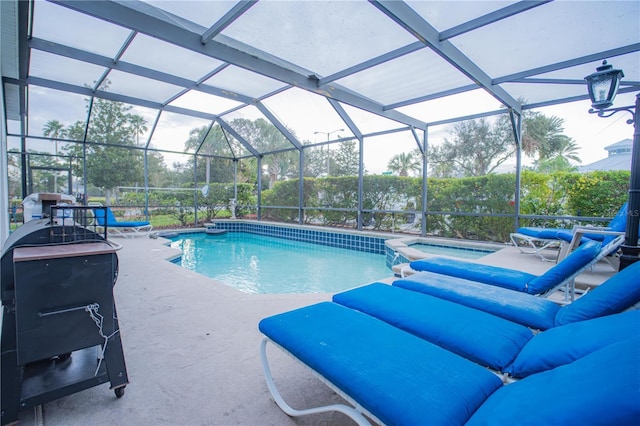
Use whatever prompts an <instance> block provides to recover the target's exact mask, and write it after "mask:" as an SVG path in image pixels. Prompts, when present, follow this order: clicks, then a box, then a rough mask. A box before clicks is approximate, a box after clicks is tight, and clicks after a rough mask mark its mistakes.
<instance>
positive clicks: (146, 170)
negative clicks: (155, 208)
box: [143, 148, 149, 221]
mask: <svg viewBox="0 0 640 426" xmlns="http://www.w3.org/2000/svg"><path fill="white" fill-rule="evenodd" d="M148 154H149V151H148V150H147V148H145V149H144V157H143V158H144V217H145V220H147V221H149V159H148Z"/></svg>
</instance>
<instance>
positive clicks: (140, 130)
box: [128, 114, 149, 146]
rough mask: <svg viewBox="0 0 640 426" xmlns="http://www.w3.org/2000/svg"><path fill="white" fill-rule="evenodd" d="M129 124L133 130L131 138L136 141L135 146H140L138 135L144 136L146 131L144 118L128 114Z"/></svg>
mask: <svg viewBox="0 0 640 426" xmlns="http://www.w3.org/2000/svg"><path fill="white" fill-rule="evenodd" d="M128 119H129V124H130V125H131V129H132V130H133V136H134V138H135V139H136V145H138V146H140V135H142V134H144V132H146V131H147V130H149V129H148V128H147V121H146V120H145V119H144V117H142V116H140V115H135V114H128Z"/></svg>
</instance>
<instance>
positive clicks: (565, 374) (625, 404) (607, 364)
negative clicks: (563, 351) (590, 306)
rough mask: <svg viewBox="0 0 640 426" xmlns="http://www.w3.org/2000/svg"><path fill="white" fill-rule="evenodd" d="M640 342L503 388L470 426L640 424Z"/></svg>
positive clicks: (612, 348)
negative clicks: (639, 366) (639, 371)
mask: <svg viewBox="0 0 640 426" xmlns="http://www.w3.org/2000/svg"><path fill="white" fill-rule="evenodd" d="M639 359H640V339H639V338H637V337H636V338H630V339H627V340H624V341H622V342H619V343H615V344H612V345H609V346H606V347H604V348H603V349H600V350H598V351H596V352H593V353H591V354H589V355H587V356H585V357H583V358H581V359H579V360H577V361H574V362H572V363H571V364H567V365H563V366H561V367H558V368H555V369H553V370H549V371H545V372H542V373H538V374H535V375H532V376H529V377H527V378H526V379H523V380H521V381H519V382H516V383H512V384H510V385H507V386H504V387H502V388H500V389H498V390H497V391H496V392H495V393H494V394H493V395H491V396H490V397H489V398H488V399H487V401H485V403H484V404H482V406H481V407H480V408H479V409H478V411H476V413H475V414H474V415H473V416H472V417H471V419H469V422H468V423H467V425H513V424H518V425H532V426H533V425H535V426H538V425H586V424H588V425H603V426H604V425H616V426H620V425H637V424H638V419H640V404H639V403H638V401H640V374H638V360H639Z"/></svg>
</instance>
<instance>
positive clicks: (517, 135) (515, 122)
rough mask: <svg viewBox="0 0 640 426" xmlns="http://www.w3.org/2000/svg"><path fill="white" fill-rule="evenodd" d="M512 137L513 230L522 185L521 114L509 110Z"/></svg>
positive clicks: (518, 222)
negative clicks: (513, 155) (514, 168)
mask: <svg viewBox="0 0 640 426" xmlns="http://www.w3.org/2000/svg"><path fill="white" fill-rule="evenodd" d="M509 118H510V119H511V127H512V130H513V137H514V139H515V143H516V182H515V188H514V197H513V201H514V204H513V208H514V230H515V229H518V228H519V227H520V187H521V185H522V114H517V113H515V112H514V111H513V109H511V110H509Z"/></svg>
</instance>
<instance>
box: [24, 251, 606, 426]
mask: <svg viewBox="0 0 640 426" xmlns="http://www.w3.org/2000/svg"><path fill="white" fill-rule="evenodd" d="M114 241H116V242H118V243H120V244H122V245H123V248H122V249H121V250H120V251H119V252H118V258H119V261H120V273H119V277H118V281H117V284H116V286H115V297H116V304H117V309H118V317H119V323H120V329H121V335H122V341H123V346H124V355H125V360H126V364H127V370H128V375H129V381H130V384H129V385H128V386H127V387H126V391H125V395H124V396H123V397H122V398H120V399H116V398H115V396H114V393H113V391H111V390H109V386H108V385H107V384H104V385H101V386H96V387H93V388H91V389H88V390H85V391H82V392H78V393H76V394H73V395H70V396H67V397H64V398H61V399H59V400H56V401H53V402H50V403H48V404H46V405H44V407H43V412H44V424H45V425H47V426H74V425H82V426H86V425H289V424H290V425H328V424H331V425H343V424H344V425H352V424H353V422H352V421H351V420H350V419H348V418H347V417H345V416H344V415H342V414H339V413H326V414H318V415H312V416H306V417H301V418H298V419H292V418H289V417H288V416H287V415H285V414H284V413H283V412H282V411H280V409H279V408H278V407H277V406H276V405H275V403H274V402H273V401H272V400H271V399H270V395H269V392H268V390H267V386H266V384H265V380H264V376H263V373H262V367H261V363H260V356H259V344H260V340H261V334H260V333H259V332H258V329H257V324H258V322H259V321H260V319H262V318H264V317H266V316H269V315H272V314H276V313H279V312H283V311H286V310H290V309H293V308H296V307H300V306H304V305H308V304H311V303H314V302H318V301H323V300H330V298H331V294H292V295H254V294H245V293H241V292H239V291H237V290H235V289H233V288H231V287H229V286H227V285H225V284H222V283H219V282H216V281H214V280H211V279H209V278H206V277H204V276H202V275H199V274H196V273H194V272H190V271H188V270H186V269H183V268H181V267H180V266H178V265H175V264H173V263H171V262H168V261H167V260H166V259H167V258H169V257H172V256H174V255H175V254H176V252H175V250H173V249H171V248H169V247H168V246H166V245H164V243H166V240H163V239H162V238H160V239H150V238H135V239H130V240H125V239H121V238H118V239H114ZM482 263H488V264H496V265H502V266H508V267H512V268H513V267H519V268H520V269H523V270H527V271H530V272H533V273H541V272H543V271H544V270H546V269H547V268H549V267H551V266H553V263H551V262H541V261H540V260H539V259H538V258H536V257H535V256H532V255H523V254H520V253H519V252H518V251H517V250H516V249H515V248H513V247H506V248H505V249H503V250H501V251H499V252H497V253H494V254H492V255H489V256H485V257H484V258H482ZM612 273H613V270H612V268H611V267H609V266H608V265H606V264H603V265H598V267H596V268H595V270H594V271H593V272H590V273H587V274H583V275H582V276H581V277H580V279H579V281H581V282H584V283H589V284H597V283H599V282H601V281H602V280H604V279H605V278H606V277H608V276H610V275H611V274H612ZM390 277H391V273H390V274H389V277H387V278H390ZM380 278H381V279H383V278H385V277H380ZM387 281H389V282H390V281H391V280H390V279H389V280H387ZM362 284H366V283H362ZM270 349H271V350H269V359H270V363H271V367H272V371H273V375H274V378H275V380H276V383H278V384H279V386H280V390H281V391H282V393H283V396H284V398H285V400H287V401H288V402H289V403H291V405H292V406H294V407H296V408H308V407H311V406H318V405H325V404H328V403H340V402H341V401H342V399H341V398H340V397H339V396H337V395H335V394H334V393H333V392H332V391H330V390H329V389H328V388H327V387H326V386H325V385H323V384H322V383H321V382H320V381H319V380H318V379H316V378H315V377H314V376H313V375H312V374H311V373H310V372H309V371H308V370H306V369H305V368H304V367H302V366H301V365H299V364H298V363H297V362H295V361H293V360H292V359H291V358H289V357H288V356H286V355H284V354H283V353H281V352H280V351H279V350H277V349H274V348H273V346H270ZM35 420H36V417H35V414H34V411H33V410H25V411H23V412H21V413H20V422H19V424H21V425H23V424H33V422H34V421H35Z"/></svg>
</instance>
